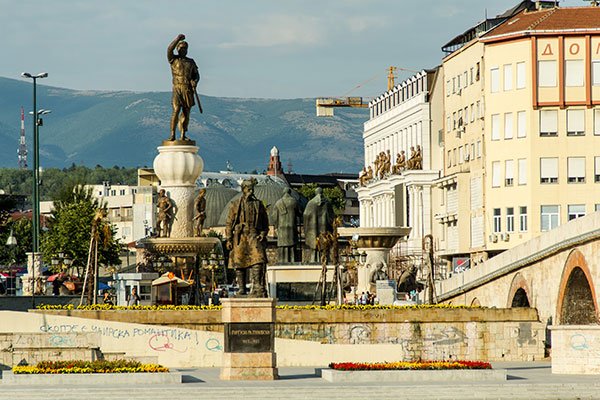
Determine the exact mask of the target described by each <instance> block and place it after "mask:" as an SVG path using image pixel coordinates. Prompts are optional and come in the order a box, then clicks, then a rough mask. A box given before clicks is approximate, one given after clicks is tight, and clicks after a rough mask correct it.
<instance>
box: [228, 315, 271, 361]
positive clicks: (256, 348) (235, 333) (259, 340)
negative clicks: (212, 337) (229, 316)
mask: <svg viewBox="0 0 600 400" xmlns="http://www.w3.org/2000/svg"><path fill="white" fill-rule="evenodd" d="M273 344H274V328H273V324H272V323H246V322H241V323H229V324H225V349H224V351H225V352H226V353H264V352H272V351H273Z"/></svg>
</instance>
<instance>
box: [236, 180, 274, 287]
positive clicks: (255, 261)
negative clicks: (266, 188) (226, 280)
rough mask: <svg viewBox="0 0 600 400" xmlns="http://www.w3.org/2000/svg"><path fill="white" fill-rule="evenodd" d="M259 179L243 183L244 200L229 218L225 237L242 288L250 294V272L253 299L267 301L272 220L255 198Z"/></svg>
mask: <svg viewBox="0 0 600 400" xmlns="http://www.w3.org/2000/svg"><path fill="white" fill-rule="evenodd" d="M255 185H256V180H255V179H247V180H245V181H243V182H242V197H240V198H239V199H238V200H236V201H234V202H233V204H232V205H231V209H230V210H229V215H228V216H227V223H226V225H225V237H226V238H227V249H228V250H230V251H231V252H230V253H229V268H233V269H235V276H236V279H237V282H238V285H239V287H240V290H239V294H242V295H244V294H246V280H247V279H246V278H247V277H246V275H247V272H248V271H249V274H250V283H251V284H252V289H251V290H250V295H249V296H250V297H267V290H266V280H265V278H266V277H265V273H266V269H267V268H266V265H267V254H266V251H265V248H266V241H267V233H268V231H269V219H268V216H267V211H266V209H265V206H264V205H263V203H262V202H261V201H260V200H258V199H257V198H256V197H255V196H254V186H255Z"/></svg>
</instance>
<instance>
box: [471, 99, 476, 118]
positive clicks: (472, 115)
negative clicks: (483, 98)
mask: <svg viewBox="0 0 600 400" xmlns="http://www.w3.org/2000/svg"><path fill="white" fill-rule="evenodd" d="M473 121H475V104H473V103H471V122H473Z"/></svg>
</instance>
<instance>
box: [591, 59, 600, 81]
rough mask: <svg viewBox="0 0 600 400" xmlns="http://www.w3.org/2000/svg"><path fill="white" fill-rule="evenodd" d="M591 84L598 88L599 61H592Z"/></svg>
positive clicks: (599, 77) (599, 76) (599, 79)
mask: <svg viewBox="0 0 600 400" xmlns="http://www.w3.org/2000/svg"><path fill="white" fill-rule="evenodd" d="M592 84H593V85H594V86H600V60H594V61H592Z"/></svg>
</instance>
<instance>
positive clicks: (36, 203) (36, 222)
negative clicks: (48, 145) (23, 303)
mask: <svg viewBox="0 0 600 400" xmlns="http://www.w3.org/2000/svg"><path fill="white" fill-rule="evenodd" d="M21 76H22V77H23V78H29V79H31V80H33V194H32V206H33V207H32V208H33V215H32V225H33V249H32V250H33V254H32V261H33V265H32V269H31V271H32V276H31V278H32V281H33V290H32V292H31V304H32V308H35V267H36V260H37V257H38V253H39V251H40V196H39V193H38V188H39V167H40V165H39V163H40V160H39V156H40V145H39V134H40V132H39V129H38V128H39V125H38V122H39V121H38V111H37V80H38V79H41V78H47V77H48V73H47V72H42V73H39V74H37V75H32V74H30V73H29V72H23V73H22V74H21Z"/></svg>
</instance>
